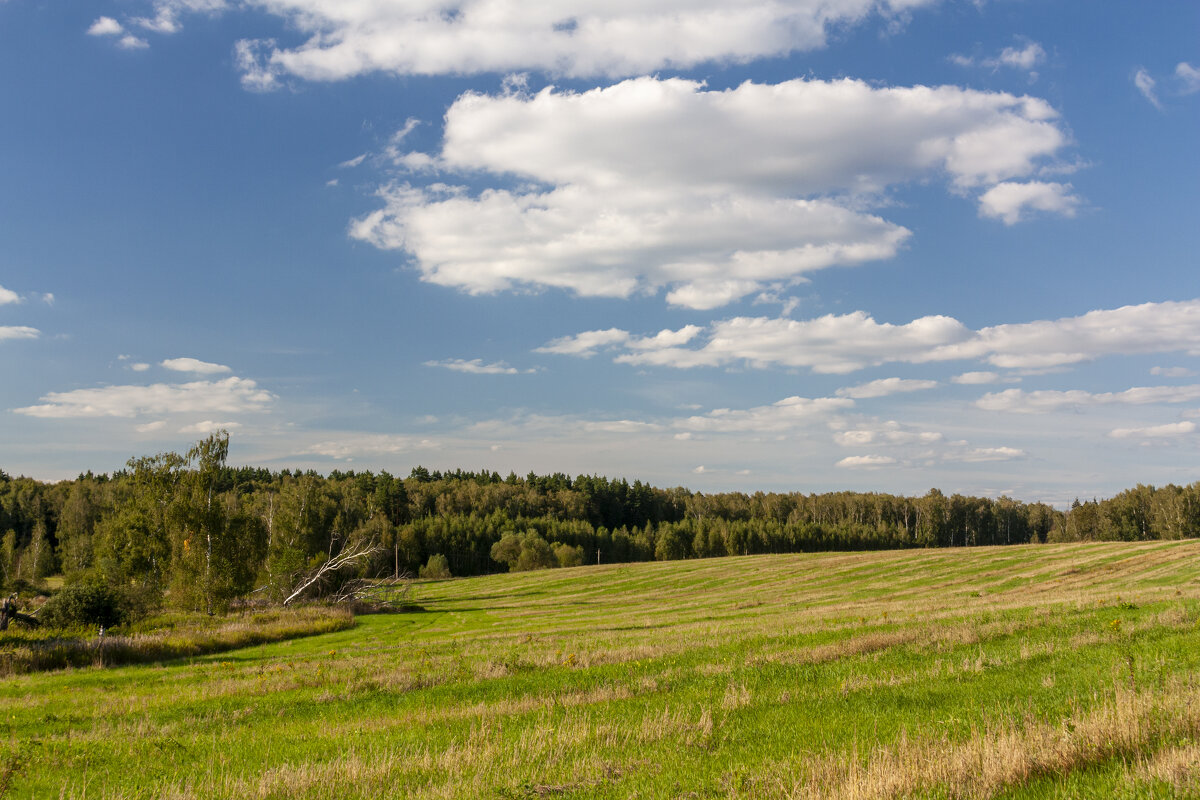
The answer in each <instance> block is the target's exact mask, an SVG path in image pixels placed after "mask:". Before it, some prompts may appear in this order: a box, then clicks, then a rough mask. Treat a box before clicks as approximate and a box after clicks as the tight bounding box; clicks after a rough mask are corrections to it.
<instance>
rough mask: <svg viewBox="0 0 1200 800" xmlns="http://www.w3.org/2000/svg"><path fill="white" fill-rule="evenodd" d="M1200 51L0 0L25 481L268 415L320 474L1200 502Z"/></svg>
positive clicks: (890, 18) (948, 7)
mask: <svg viewBox="0 0 1200 800" xmlns="http://www.w3.org/2000/svg"><path fill="white" fill-rule="evenodd" d="M1081 9H1086V14H1085V13H1084V12H1083V11H1081ZM1198 33H1200V7H1198V6H1197V5H1196V4H1195V3H1191V2H1182V1H1181V2H1162V3H1154V4H1151V5H1147V6H1144V7H1137V8H1134V7H1132V6H1129V5H1127V4H1116V3H1094V4H1087V5H1086V6H1081V4H1078V3H1065V2H1045V3H1032V2H1022V1H1021V0H986V2H984V1H982V0H981V1H980V2H951V0H829V1H827V2H821V3H817V2H811V1H808V0H792V1H791V2H787V1H783V0H780V1H777V2H745V3H738V4H731V3H726V2H717V1H716V0H687V1H685V0H644V1H643V2H640V3H632V4H631V3H624V2H613V1H611V0H610V1H606V0H591V1H590V2H581V3H574V4H564V3H529V2H523V3H518V2H515V0H509V1H508V2H504V1H502V0H459V1H458V2H441V1H440V0H423V1H422V2H417V0H393V1H392V2H367V0H242V1H241V2H238V1H236V0H99V1H97V0H92V2H87V3H83V2H75V1H74V0H65V1H63V2H47V1H46V0H0V108H2V109H3V111H2V112H0V369H2V372H3V375H4V378H3V380H2V381H0V466H2V467H3V468H4V469H5V470H6V471H8V472H10V473H14V474H27V475H31V476H34V477H38V478H43V479H58V478H65V477H73V476H74V475H75V474H77V473H78V472H80V471H82V470H87V469H92V470H96V471H108V470H112V469H116V468H118V467H120V466H121V465H122V464H123V463H124V462H125V460H126V459H128V458H129V457H130V456H134V455H141V454H147V453H153V452H159V451H162V450H172V449H174V450H178V449H182V448H185V447H187V445H188V444H189V443H190V442H193V441H195V440H196V439H197V438H200V437H201V436H203V435H205V434H206V433H207V432H208V431H209V430H212V429H214V428H216V427H225V428H227V429H228V430H229V431H230V432H231V434H232V442H233V445H232V449H231V460H232V461H235V462H238V463H251V464H257V465H264V466H270V467H275V468H281V467H284V466H287V467H312V468H315V469H318V470H320V471H329V470H331V469H335V468H337V469H364V468H371V469H379V468H385V469H389V470H391V471H393V472H397V473H400V474H407V472H408V470H409V469H410V468H411V467H412V466H414V465H416V464H423V465H425V466H427V467H430V468H454V467H464V468H473V469H478V468H484V467H486V468H489V469H495V470H499V471H500V472H502V473H507V472H508V471H509V470H514V471H516V472H518V473H520V474H523V473H525V472H528V471H530V470H533V471H537V472H541V473H545V472H553V471H563V472H567V473H571V474H578V473H599V474H606V475H612V476H625V477H628V478H629V479H631V480H632V479H634V478H641V479H643V480H646V481H649V482H652V483H654V484H656V485H662V486H673V485H684V486H688V487H691V488H694V489H700V490H706V491H709V490H728V489H742V490H755V489H764V490H799V491H828V490H838V489H855V490H877V491H889V492H902V493H923V492H924V491H925V490H927V489H928V488H929V487H931V486H937V487H940V488H941V489H943V490H944V491H947V492H951V491H959V492H964V493H975V494H987V495H999V494H1004V493H1008V494H1012V495H1013V496H1015V497H1018V498H1020V499H1025V500H1046V501H1049V502H1053V503H1056V504H1060V505H1061V504H1064V503H1067V502H1069V501H1070V500H1071V498H1073V497H1076V496H1080V497H1090V496H1093V495H1097V496H1104V495H1109V494H1112V493H1114V492H1116V491H1119V490H1120V489H1122V488H1127V487H1129V486H1132V485H1133V484H1135V483H1138V482H1145V483H1154V484H1163V483H1167V482H1172V481H1173V482H1176V483H1190V482H1192V481H1194V480H1196V479H1197V478H1198V477H1200V475H1197V473H1196V464H1197V451H1198V447H1197V446H1198V444H1200V363H1198V361H1197V355H1200V285H1198V279H1197V269H1196V267H1197V258H1196V253H1197V252H1200V232H1198V226H1197V221H1198V217H1197V210H1198V208H1200V206H1198V204H1197V194H1198V192H1200V159H1197V157H1196V141H1197V140H1198V138H1200V137H1198V134H1200V45H1198V42H1200V37H1198V36H1197V34H1198Z"/></svg>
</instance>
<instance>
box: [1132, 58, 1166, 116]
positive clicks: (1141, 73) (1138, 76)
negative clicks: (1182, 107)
mask: <svg viewBox="0 0 1200 800" xmlns="http://www.w3.org/2000/svg"><path fill="white" fill-rule="evenodd" d="M1133 85H1134V86H1136V87H1137V90H1138V91H1139V92H1141V93H1142V97H1144V98H1146V99H1147V100H1149V101H1150V105H1152V106H1154V107H1155V108H1157V109H1162V103H1161V102H1160V101H1159V99H1158V90H1157V89H1156V87H1157V85H1158V83H1157V81H1155V80H1154V78H1152V77H1150V73H1149V72H1147V71H1146V70H1145V68H1140V67H1139V68H1138V70H1137V71H1136V72H1134V73H1133Z"/></svg>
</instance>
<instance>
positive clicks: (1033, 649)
mask: <svg viewBox="0 0 1200 800" xmlns="http://www.w3.org/2000/svg"><path fill="white" fill-rule="evenodd" d="M415 592H416V597H415V598H414V599H415V602H416V603H418V604H419V606H420V607H421V610H419V611H415V612H413V613H403V614H379V615H370V616H360V617H358V618H357V620H356V623H355V626H354V627H353V628H350V629H347V630H341V631H337V632H332V633H326V634H322V635H318V636H311V637H306V638H300V639H292V640H288V641H283V642H274V643H268V644H262V645H258V646H253V647H246V648H242V649H238V650H233V651H229V652H225V653H220V654H216V655H211V656H204V657H194V658H188V659H178V660H175V661H170V662H165V663H157V664H142V665H131V666H121V667H108V668H103V669H100V668H93V667H86V668H78V669H65V670H60V671H56V672H43V673H31V674H24V675H13V676H9V677H6V678H4V679H3V681H2V682H0V715H2V718H3V720H4V723H5V725H6V733H5V735H4V737H3V742H2V743H0V796H7V797H20V798H24V797H39V798H40V797H50V798H59V797H62V798H85V797H86V798H118V797H120V798H126V797H146V798H151V797H153V798H197V799H199V798H247V797H254V798H292V797H301V798H330V799H331V800H332V799H333V798H377V797H412V798H544V797H552V798H555V797H561V798H703V797H736V798H821V797H828V798H909V797H929V798H958V797H964V798H968V797H969V798H982V797H996V798H1012V799H1013V800H1016V798H1076V797H1077V798H1090V797H1114V798H1173V797H1200V542H1196V541H1179V542H1150V543H1103V544H1099V543H1097V544H1064V545H1022V546H1012V547H989V548H971V549H940V550H919V551H890V552H877V553H820V554H797V555H764V556H747V557H736V558H720V559H706V560H690V561H675V562H656V563H639V564H623V565H612V566H591V567H579V568H571V569H556V570H545V571H539V572H530V573H516V574H504V575H492V576H485V577H477V578H468V579H452V580H445V581H429V582H421V583H418V585H417V586H416V587H415Z"/></svg>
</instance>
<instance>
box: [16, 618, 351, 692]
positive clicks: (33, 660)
mask: <svg viewBox="0 0 1200 800" xmlns="http://www.w3.org/2000/svg"><path fill="white" fill-rule="evenodd" d="M353 624H354V616H353V615H352V614H351V613H350V612H349V611H347V610H345V609H342V608H334V607H327V606H306V607H296V608H286V609H275V608H267V609H259V610H247V611H240V612H234V613H231V614H224V615H219V616H215V617H210V616H208V615H206V614H200V613H180V612H171V613H166V614H157V615H155V616H153V617H150V618H149V619H145V620H142V621H141V622H138V623H135V624H133V625H128V626H121V627H117V628H112V629H111V630H109V631H108V632H107V635H105V636H103V637H102V636H100V635H99V632H98V631H97V630H96V629H89V630H71V631H62V630H56V629H52V628H38V629H29V628H25V627H24V626H18V625H14V626H12V627H11V628H10V629H9V630H7V631H4V632H2V633H0V676H8V675H14V674H20V673H25V672H36V671H44V670H54V669H63V668H65V667H87V666H96V667H111V666H114V665H122V664H140V663H146V662H152V661H167V660H171V659H179V658H184V657H194V656H200V655H207V654H210V653H220V652H224V651H226V650H236V649H239V648H243V647H249V646H251V645H255V644H263V643H266V642H278V641H282V640H285V639H295V638H297V637H300V636H313V635H316V634H321V633H330V632H332V631H339V630H344V629H346V628H349V627H351V626H352V625H353Z"/></svg>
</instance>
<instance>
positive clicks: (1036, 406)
mask: <svg viewBox="0 0 1200 800" xmlns="http://www.w3.org/2000/svg"><path fill="white" fill-rule="evenodd" d="M1195 400H1200V385H1192V386H1135V387H1133V388H1132V389H1126V390H1125V391H1123V392H1087V391H1084V390H1082V389H1068V390H1066V391H1057V390H1051V389H1042V390H1037V391H1031V392H1027V391H1024V390H1023V389H1006V390H1005V391H1003V392H994V393H991V394H985V395H984V396H983V397H981V398H980V399H979V400H977V401H976V403H975V405H976V406H977V407H979V408H981V409H983V410H985V411H1009V412H1014V413H1020V414H1036V413H1046V412H1050V411H1058V410H1059V409H1063V408H1071V407H1083V406H1102V405H1149V404H1152V403H1190V402H1192V401H1195Z"/></svg>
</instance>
